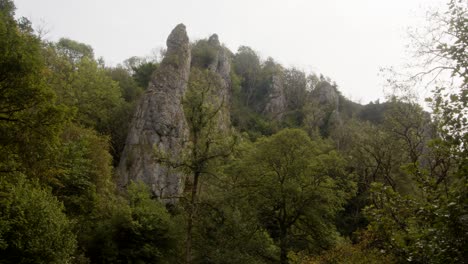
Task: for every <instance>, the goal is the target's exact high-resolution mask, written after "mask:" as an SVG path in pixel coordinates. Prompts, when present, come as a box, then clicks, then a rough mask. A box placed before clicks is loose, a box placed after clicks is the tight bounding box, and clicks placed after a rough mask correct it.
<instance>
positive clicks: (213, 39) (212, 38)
mask: <svg viewBox="0 0 468 264" xmlns="http://www.w3.org/2000/svg"><path fill="white" fill-rule="evenodd" d="M208 43H210V44H211V45H213V46H221V44H220V42H219V38H218V34H213V35H211V36H210V38H209V39H208Z"/></svg>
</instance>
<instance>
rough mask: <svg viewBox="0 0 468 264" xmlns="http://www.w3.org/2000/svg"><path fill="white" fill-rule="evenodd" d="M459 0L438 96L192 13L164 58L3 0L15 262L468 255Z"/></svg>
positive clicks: (5, 233) (2, 95) (8, 220)
mask: <svg viewBox="0 0 468 264" xmlns="http://www.w3.org/2000/svg"><path fill="white" fill-rule="evenodd" d="M451 3H452V5H449V6H448V9H449V11H450V13H447V14H445V18H446V19H447V20H448V21H450V23H449V24H447V25H446V26H447V30H448V32H450V35H451V36H452V37H453V38H455V41H454V42H447V43H445V44H444V45H440V44H438V43H433V45H435V48H437V49H438V52H439V53H438V54H439V55H440V54H442V55H444V56H445V58H446V59H447V63H450V64H447V65H455V66H456V67H453V68H449V67H447V70H448V71H449V72H450V73H451V76H452V78H453V79H454V80H455V79H457V80H461V85H460V86H459V87H458V86H457V87H451V88H453V90H449V89H448V88H450V87H440V88H438V90H436V91H435V92H434V94H433V98H431V99H428V102H429V103H430V104H431V107H432V109H431V110H432V112H431V113H428V112H427V111H425V110H424V109H423V108H422V107H421V106H420V105H419V104H418V103H417V102H415V101H414V100H411V99H408V98H407V97H398V96H396V95H395V96H393V97H391V98H389V100H388V101H386V102H379V101H376V102H371V103H369V104H367V105H362V104H358V103H356V102H353V101H351V100H349V99H347V98H346V97H345V96H343V95H342V94H341V92H340V88H339V86H338V84H336V83H335V82H334V81H333V80H331V79H330V78H328V77H325V76H324V75H322V74H314V73H305V72H303V71H301V70H298V69H296V68H288V67H285V66H283V65H281V64H280V63H278V62H276V61H275V60H274V59H273V58H267V59H266V60H264V59H261V58H260V56H259V55H258V54H257V53H256V52H255V51H254V50H253V49H252V48H250V47H246V46H241V47H239V49H238V50H237V51H232V50H229V49H228V48H227V47H226V46H225V45H223V42H222V39H219V37H218V35H217V34H213V35H211V36H209V37H207V38H206V39H199V40H196V41H193V40H190V39H189V38H188V34H187V31H188V30H190V27H189V26H187V27H186V26H185V25H184V24H179V25H177V26H175V28H174V29H173V30H172V32H171V33H170V35H169V36H168V37H167V42H166V45H167V49H166V50H165V51H164V54H163V56H162V58H161V59H160V60H155V59H150V58H144V57H137V56H135V57H131V58H129V59H127V60H126V61H124V62H122V64H119V65H118V66H108V65H106V64H105V62H104V60H103V59H102V58H95V55H94V51H93V48H92V47H91V46H89V45H87V44H84V43H81V42H79V41H76V40H71V39H67V38H62V39H60V40H59V41H57V42H53V41H47V40H44V39H41V37H40V36H38V35H37V34H36V33H35V32H34V30H33V29H32V25H31V23H30V22H29V21H28V20H27V19H25V18H22V19H15V18H14V12H15V7H14V4H13V2H12V1H10V0H0V36H1V37H0V135H1V136H0V153H1V155H0V212H1V214H0V263H186V264H190V263H226V264H227V263H233V264H234V263H281V264H286V263H303V264H312V263H406V262H414V263H465V262H466V260H467V259H468V251H467V248H468V222H467V217H466V216H467V215H468V208H467V204H468V190H467V188H468V184H467V177H466V176H467V175H468V167H467V166H468V163H467V151H466V143H467V141H466V139H467V134H466V127H467V119H466V109H467V106H466V104H467V100H466V95H467V87H468V86H467V72H468V71H467V65H466V63H465V62H466V59H467V58H466V50H465V48H466V46H467V45H468V44H467V43H466V42H467V39H468V38H467V37H466V34H467V32H468V30H467V21H466V19H464V16H463V14H466V12H467V10H466V7H465V6H464V5H463V4H461V2H460V3H458V2H457V1H452V2H451ZM443 25H444V24H443ZM460 47H461V48H460ZM363 78H365V76H363ZM452 83H457V84H458V82H455V81H454V82H452ZM445 88H447V90H445ZM446 91H450V92H446Z"/></svg>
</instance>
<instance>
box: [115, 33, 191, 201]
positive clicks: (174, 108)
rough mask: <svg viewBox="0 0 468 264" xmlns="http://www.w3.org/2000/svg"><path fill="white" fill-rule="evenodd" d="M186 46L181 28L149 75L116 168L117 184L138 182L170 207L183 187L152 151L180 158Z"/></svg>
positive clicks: (187, 70) (187, 68)
mask: <svg viewBox="0 0 468 264" xmlns="http://www.w3.org/2000/svg"><path fill="white" fill-rule="evenodd" d="M190 60H191V56H190V45H189V39H188V37H187V33H186V30H185V26H184V25H183V24H179V25H178V26H177V27H175V28H174V29H173V30H172V32H171V34H170V35H169V37H168V39H167V52H166V55H165V57H164V59H163V61H162V62H161V64H160V67H159V68H158V69H157V70H156V71H155V72H154V73H153V76H152V80H151V82H150V83H149V85H148V89H147V91H146V93H145V94H144V95H143V96H142V98H141V100H140V102H139V105H138V106H137V110H136V112H135V114H134V117H133V120H132V123H131V125H130V129H129V133H128V136H127V141H126V145H125V148H124V151H123V153H122V157H121V160H120V164H119V166H118V175H119V185H120V186H122V187H123V186H126V185H127V184H128V183H129V182H130V181H132V180H133V181H136V180H141V181H143V182H144V183H146V184H148V186H150V187H151V190H152V191H153V193H154V194H155V195H156V196H157V197H159V198H161V199H162V200H163V201H165V202H168V203H173V202H175V201H176V200H177V198H175V197H177V196H178V195H179V194H180V192H181V191H182V188H183V184H182V181H183V175H182V173H181V172H178V171H174V170H172V169H171V168H169V167H168V166H165V165H163V164H161V163H159V162H158V160H157V159H156V156H155V153H156V152H155V149H156V148H157V149H158V150H160V151H162V152H163V153H165V154H166V155H167V156H169V157H180V156H181V154H182V151H183V148H184V142H187V139H188V131H187V123H186V119H185V115H184V110H183V106H182V99H183V96H184V93H185V90H186V88H187V82H188V78H189V74H190Z"/></svg>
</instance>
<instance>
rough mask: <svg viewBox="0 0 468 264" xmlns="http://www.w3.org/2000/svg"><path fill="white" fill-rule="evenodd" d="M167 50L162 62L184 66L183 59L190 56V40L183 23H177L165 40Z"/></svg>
mask: <svg viewBox="0 0 468 264" xmlns="http://www.w3.org/2000/svg"><path fill="white" fill-rule="evenodd" d="M166 45H167V51H166V55H165V56H164V59H163V60H162V64H163V65H164V64H172V65H174V66H182V67H185V65H184V64H185V60H186V59H187V58H188V57H190V42H189V38H188V36H187V31H186V29H185V25H184V24H178V25H177V26H176V27H175V28H174V29H173V30H172V31H171V33H170V34H169V37H168V38H167V41H166Z"/></svg>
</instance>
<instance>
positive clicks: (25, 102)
mask: <svg viewBox="0 0 468 264" xmlns="http://www.w3.org/2000/svg"><path fill="white" fill-rule="evenodd" d="M13 15H14V5H13V3H12V2H11V1H6V0H2V1H0V135H1V136H0V151H1V152H2V155H1V157H0V171H1V172H2V173H4V172H11V171H15V170H28V173H29V174H30V175H31V174H37V173H40V172H39V171H43V170H45V169H46V168H44V166H43V165H44V163H46V162H47V161H46V160H47V158H48V157H49V155H50V152H51V151H52V150H53V149H54V148H55V147H56V146H57V143H58V135H59V132H60V130H61V128H62V125H63V120H64V112H63V109H62V108H61V107H59V106H57V105H55V104H54V100H55V97H54V93H53V92H52V90H51V89H50V87H49V86H47V84H46V82H45V78H44V72H45V67H44V66H45V65H44V61H43V59H42V56H41V46H40V40H39V39H38V38H37V37H36V36H35V35H34V34H33V32H32V29H31V25H30V22H29V21H28V20H26V19H24V18H22V19H20V20H18V21H16V20H15V19H14V17H13ZM45 167H46V166H45Z"/></svg>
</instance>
